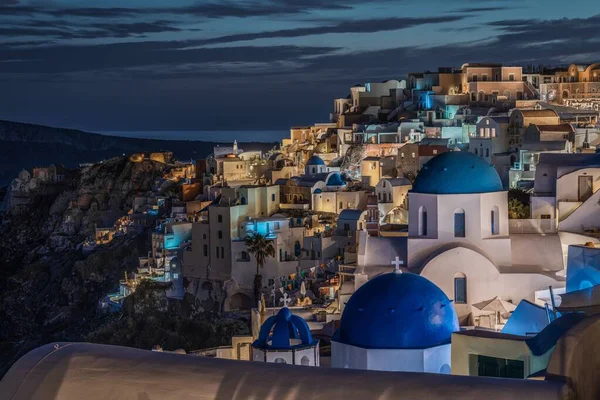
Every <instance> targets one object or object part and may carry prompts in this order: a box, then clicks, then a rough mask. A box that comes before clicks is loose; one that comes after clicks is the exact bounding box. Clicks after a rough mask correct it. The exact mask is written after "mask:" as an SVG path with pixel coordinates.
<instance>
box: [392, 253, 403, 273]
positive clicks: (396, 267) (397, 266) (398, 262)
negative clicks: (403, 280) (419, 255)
mask: <svg viewBox="0 0 600 400" xmlns="http://www.w3.org/2000/svg"><path fill="white" fill-rule="evenodd" d="M392 264H393V265H394V273H395V274H401V273H402V271H400V266H401V265H404V261H402V260H400V257H398V256H396V259H395V260H394V261H392Z"/></svg>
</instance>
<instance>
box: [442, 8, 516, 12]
mask: <svg viewBox="0 0 600 400" xmlns="http://www.w3.org/2000/svg"><path fill="white" fill-rule="evenodd" d="M511 9H514V7H511ZM504 10H506V7H465V8H459V9H457V10H452V11H450V12H451V13H454V14H477V13H485V12H492V11H504Z"/></svg>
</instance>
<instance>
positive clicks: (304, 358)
mask: <svg viewBox="0 0 600 400" xmlns="http://www.w3.org/2000/svg"><path fill="white" fill-rule="evenodd" d="M300 365H306V366H308V365H310V359H309V358H308V357H307V356H302V358H301V359H300Z"/></svg>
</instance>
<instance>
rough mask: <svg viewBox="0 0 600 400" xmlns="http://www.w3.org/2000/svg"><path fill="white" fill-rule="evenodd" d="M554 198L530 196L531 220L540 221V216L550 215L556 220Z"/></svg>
mask: <svg viewBox="0 0 600 400" xmlns="http://www.w3.org/2000/svg"><path fill="white" fill-rule="evenodd" d="M554 200H555V199H554V197H542V196H531V218H533V219H540V218H542V215H550V216H552V219H555V218H556V206H555V201H554Z"/></svg>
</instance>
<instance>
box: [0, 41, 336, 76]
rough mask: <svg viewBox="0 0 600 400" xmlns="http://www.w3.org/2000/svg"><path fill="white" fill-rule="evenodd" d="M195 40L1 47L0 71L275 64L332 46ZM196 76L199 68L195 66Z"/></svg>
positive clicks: (327, 50)
mask: <svg viewBox="0 0 600 400" xmlns="http://www.w3.org/2000/svg"><path fill="white" fill-rule="evenodd" d="M194 45H195V42H194V41H170V42H156V41H146V42H127V43H113V44H105V45H78V46H68V45H59V46H48V47H41V48H40V47H36V48H14V47H10V48H9V47H8V46H4V48H3V47H0V60H19V61H16V62H10V63H0V73H11V74H19V73H22V74H65V73H73V72H81V71H102V70H110V69H115V70H118V69H130V68H152V67H154V66H184V65H188V64H206V63H239V64H240V65H241V68H243V64H244V63H253V62H258V63H274V62H282V61H288V62H289V61H297V60H302V59H304V58H306V57H315V56H322V55H324V54H329V53H331V52H334V51H337V50H339V49H337V48H334V47H300V46H271V47H259V46H238V47H228V48H210V49H207V48H191V47H192V46H194ZM197 74H198V76H201V75H202V69H198V71H197Z"/></svg>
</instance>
